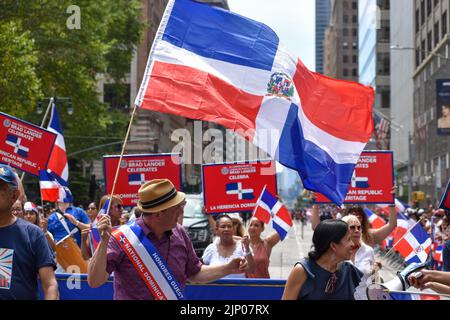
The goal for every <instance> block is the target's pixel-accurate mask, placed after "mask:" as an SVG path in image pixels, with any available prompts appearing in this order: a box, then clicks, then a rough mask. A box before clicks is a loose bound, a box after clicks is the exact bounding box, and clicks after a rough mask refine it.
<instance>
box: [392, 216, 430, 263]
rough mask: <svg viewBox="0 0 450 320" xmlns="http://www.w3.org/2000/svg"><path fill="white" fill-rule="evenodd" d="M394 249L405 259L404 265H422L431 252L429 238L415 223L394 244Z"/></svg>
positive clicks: (418, 224)
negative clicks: (414, 263)
mask: <svg viewBox="0 0 450 320" xmlns="http://www.w3.org/2000/svg"><path fill="white" fill-rule="evenodd" d="M394 249H396V250H397V251H398V252H399V253H400V254H401V255H402V257H403V258H405V263H406V264H410V263H413V262H416V263H424V262H425V261H427V259H428V255H429V253H430V250H431V238H430V236H429V235H428V233H427V232H426V231H425V230H424V229H423V228H422V226H421V225H420V223H419V222H417V223H416V224H415V226H414V227H412V228H411V229H410V230H409V231H408V232H407V233H406V234H405V235H404V236H403V238H402V239H401V240H400V241H398V242H397V243H395V244H394Z"/></svg>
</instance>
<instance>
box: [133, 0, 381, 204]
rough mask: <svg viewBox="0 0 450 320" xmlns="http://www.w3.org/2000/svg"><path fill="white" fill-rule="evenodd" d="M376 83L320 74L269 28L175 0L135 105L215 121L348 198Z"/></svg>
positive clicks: (339, 199)
mask: <svg viewBox="0 0 450 320" xmlns="http://www.w3.org/2000/svg"><path fill="white" fill-rule="evenodd" d="M373 102H374V90H373V88H371V87H368V86H364V85H362V84H359V83H355V82H349V81H342V80H337V79H331V78H329V77H325V76H323V75H321V74H319V73H315V72H312V71H310V70H308V69H307V68H306V66H305V65H304V64H303V63H302V62H301V61H300V59H297V58H295V56H293V55H291V54H290V53H289V51H288V50H287V48H286V47H285V46H284V45H283V44H282V43H281V41H280V39H279V37H278V35H277V34H276V33H275V32H274V31H273V30H272V29H270V28H269V27H268V26H267V25H265V24H263V23H260V22H258V21H254V20H252V19H249V18H247V17H244V16H241V15H238V14H236V13H233V12H231V11H228V10H224V9H221V8H217V7H215V6H211V5H209V4H206V3H201V2H198V1H192V0H170V1H168V4H167V7H166V10H165V12H164V15H163V17H162V20H161V24H160V26H159V29H158V32H157V34H156V36H155V40H154V43H153V46H152V50H151V52H150V54H149V59H148V62H147V68H146V71H145V75H144V78H143V79H142V83H141V87H140V90H139V93H138V95H137V97H136V101H135V105H136V106H138V107H140V108H143V109H149V110H153V111H158V112H163V113H170V114H175V115H178V116H182V117H189V118H192V119H198V120H203V121H212V122H215V123H218V124H220V125H223V126H224V127H226V128H228V129H231V130H234V131H236V132H237V133H240V134H242V135H243V136H244V137H245V138H247V139H248V140H249V141H250V142H252V143H253V144H255V145H256V146H257V147H259V148H261V149H262V150H264V151H265V152H267V153H268V154H269V155H270V156H271V157H272V158H273V159H274V160H277V161H278V162H280V163H281V164H283V165H284V166H286V167H289V168H292V169H294V170H296V171H297V172H298V173H299V175H300V177H301V179H302V181H303V185H304V186H305V188H306V189H308V190H311V191H316V192H320V193H322V194H323V195H325V196H326V197H327V198H328V199H330V200H332V201H333V202H334V203H336V204H339V205H341V204H342V203H343V201H344V198H345V196H346V194H347V192H348V189H349V186H350V181H351V178H352V174H353V171H354V169H355V166H356V163H357V161H358V159H359V157H360V154H361V152H362V151H363V150H364V148H365V146H366V144H367V142H368V141H369V139H370V137H371V135H372V132H373V117H372V108H373Z"/></svg>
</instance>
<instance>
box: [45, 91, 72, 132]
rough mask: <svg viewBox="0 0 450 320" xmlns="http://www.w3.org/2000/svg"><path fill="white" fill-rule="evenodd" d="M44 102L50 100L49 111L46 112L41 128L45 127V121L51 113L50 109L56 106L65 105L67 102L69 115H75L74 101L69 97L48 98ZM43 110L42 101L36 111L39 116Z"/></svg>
mask: <svg viewBox="0 0 450 320" xmlns="http://www.w3.org/2000/svg"><path fill="white" fill-rule="evenodd" d="M43 100H49V102H48V105H47V109H46V110H45V114H44V118H43V119H42V123H41V127H42V126H43V125H44V123H45V120H46V119H47V116H48V113H49V111H50V107H52V106H53V105H55V107H56V106H57V104H58V103H61V105H63V104H64V102H67V114H68V115H72V114H73V105H72V99H71V98H69V97H46V98H44V99H43ZM42 111H43V108H42V101H41V100H40V101H38V106H37V109H36V112H37V113H38V114H42Z"/></svg>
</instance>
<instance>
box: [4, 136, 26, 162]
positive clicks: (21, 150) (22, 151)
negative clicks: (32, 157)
mask: <svg viewBox="0 0 450 320" xmlns="http://www.w3.org/2000/svg"><path fill="white" fill-rule="evenodd" d="M5 142H6V144H7V145H9V146H11V147H13V148H14V153H15V154H18V155H19V156H21V157H23V158H27V157H28V151H30V149H29V148H27V147H25V146H23V145H21V142H22V138H20V137H18V136H15V135H13V134H8V135H7V136H6V141H5Z"/></svg>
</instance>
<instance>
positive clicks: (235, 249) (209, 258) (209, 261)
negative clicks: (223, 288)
mask: <svg viewBox="0 0 450 320" xmlns="http://www.w3.org/2000/svg"><path fill="white" fill-rule="evenodd" d="M216 235H217V236H218V237H219V241H214V242H213V243H211V244H210V245H209V246H208V247H206V249H205V252H204V253H203V256H202V261H203V263H204V264H206V265H222V264H226V263H228V262H229V261H231V260H232V259H234V258H236V257H242V258H243V259H246V260H247V262H248V264H247V268H246V269H245V270H242V273H239V274H231V275H228V276H227V277H226V278H245V272H253V271H254V270H255V262H254V260H253V255H252V253H251V251H250V240H249V238H248V236H245V237H243V238H242V240H240V241H239V240H235V239H234V238H233V221H232V219H231V217H229V216H228V215H226V214H224V215H220V216H219V217H217V220H216Z"/></svg>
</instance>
